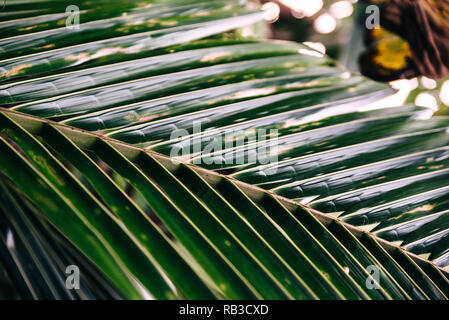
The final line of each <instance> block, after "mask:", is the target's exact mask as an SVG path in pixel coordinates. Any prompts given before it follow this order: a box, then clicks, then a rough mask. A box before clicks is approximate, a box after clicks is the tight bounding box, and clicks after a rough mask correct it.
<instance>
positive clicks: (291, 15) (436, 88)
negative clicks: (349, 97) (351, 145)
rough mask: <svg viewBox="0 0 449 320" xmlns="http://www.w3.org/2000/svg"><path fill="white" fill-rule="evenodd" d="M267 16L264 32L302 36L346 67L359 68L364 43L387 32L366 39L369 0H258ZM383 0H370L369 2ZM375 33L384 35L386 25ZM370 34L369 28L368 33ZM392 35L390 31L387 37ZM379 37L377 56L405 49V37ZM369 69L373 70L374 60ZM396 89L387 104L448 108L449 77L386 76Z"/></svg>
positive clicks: (275, 36)
mask: <svg viewBox="0 0 449 320" xmlns="http://www.w3.org/2000/svg"><path fill="white" fill-rule="evenodd" d="M261 2H262V3H263V6H264V9H265V10H266V14H265V20H267V21H268V23H269V24H268V30H267V31H266V36H267V37H268V38H271V39H281V40H293V41H298V42H305V43H306V44H307V45H309V46H311V47H313V48H314V49H316V50H318V51H320V52H323V53H326V54H327V55H329V56H330V57H332V58H334V59H336V60H338V61H340V63H342V64H343V65H345V66H346V67H347V68H348V69H350V70H351V71H354V72H360V65H359V59H360V56H361V54H362V53H363V52H364V51H366V50H368V49H369V48H368V46H376V45H377V46H379V43H380V42H382V41H383V40H384V39H385V37H383V38H381V37H379V39H370V41H371V42H372V43H370V44H369V45H368V46H367V44H366V42H367V39H366V38H367V32H366V31H367V30H366V28H365V20H366V19H367V17H368V14H367V13H366V7H367V5H370V3H367V1H358V0H261ZM375 2H383V1H371V3H375ZM374 31H375V32H373V33H374V34H381V33H382V35H383V36H384V34H385V33H387V32H385V30H384V29H381V28H379V29H375V30H374ZM370 36H372V34H371V35H370ZM391 36H392V35H391V34H389V39H390V40H391V39H392V37H391ZM393 36H394V38H393V39H392V41H383V43H382V45H384V46H385V47H386V52H385V53H384V55H383V56H382V57H381V58H382V59H384V60H390V61H387V63H388V62H390V65H391V62H392V61H393V64H394V61H395V60H394V59H396V61H397V59H399V58H401V57H402V56H406V55H407V54H408V51H409V49H408V45H407V43H406V42H405V41H404V40H402V39H400V38H399V37H398V36H395V35H393ZM371 68H372V70H371V72H373V73H376V72H379V70H376V67H375V66H372V67H371ZM390 83H391V84H392V86H393V87H394V88H395V89H397V90H398V92H397V94H395V95H394V96H393V97H390V98H388V99H386V100H385V101H384V106H385V107H392V106H399V105H403V104H406V103H414V104H416V105H418V106H424V107H430V108H432V109H434V110H435V111H436V114H449V77H446V78H444V79H441V80H433V79H429V78H426V77H423V76H421V77H416V78H412V79H401V80H395V81H391V82H390Z"/></svg>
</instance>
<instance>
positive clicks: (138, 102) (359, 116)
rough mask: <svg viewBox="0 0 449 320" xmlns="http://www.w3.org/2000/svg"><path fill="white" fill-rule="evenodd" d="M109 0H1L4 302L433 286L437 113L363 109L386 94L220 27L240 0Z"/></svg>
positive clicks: (242, 22) (441, 286)
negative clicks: (75, 11)
mask: <svg viewBox="0 0 449 320" xmlns="http://www.w3.org/2000/svg"><path fill="white" fill-rule="evenodd" d="M150 3H151V6H149V4H150ZM68 4H75V5H78V6H79V7H80V9H81V10H83V9H86V12H87V13H86V14H84V13H82V15H81V17H82V19H85V20H83V21H82V24H81V26H80V29H79V30H67V29H66V28H64V24H65V17H66V15H64V14H63V13H61V12H63V11H64V10H65V7H66V6H67V5H68ZM114 4H115V5H112V6H110V5H109V2H108V1H106V0H104V1H99V2H98V4H97V5H95V6H92V4H91V3H90V4H89V2H87V1H82V0H79V1H70V3H69V2H66V1H53V0H48V1H44V0H42V1H41V0H36V1H34V2H32V3H30V5H29V7H28V11H23V10H19V8H22V7H21V6H20V1H14V0H10V1H9V2H8V4H7V6H6V10H5V12H4V16H5V17H6V18H5V20H4V21H3V22H1V23H0V30H2V32H3V31H7V32H9V33H10V34H9V36H2V37H1V38H0V45H1V47H2V50H1V51H0V56H1V57H3V59H4V60H3V61H2V63H1V64H0V105H2V106H3V107H2V108H1V109H0V148H1V152H2V157H0V163H1V165H0V188H1V189H2V193H1V194H2V195H1V197H0V203H1V204H2V209H1V211H0V220H1V221H2V229H1V233H0V240H1V241H0V250H1V251H0V252H1V253H2V254H1V261H0V265H1V266H2V268H3V269H5V270H6V271H7V275H8V278H7V281H9V282H11V283H13V285H14V286H13V287H14V290H15V292H16V293H15V294H17V295H19V296H20V297H22V298H35V299H39V298H52V299H92V298H98V299H102V298H111V297H112V298H128V299H140V298H156V299H182V298H187V299H223V298H225V299H446V298H448V297H449V279H448V274H447V273H446V271H445V270H446V269H447V267H448V266H449V259H448V257H449V252H448V248H449V244H448V242H447V241H448V240H447V239H449V235H448V230H449V229H448V222H447V221H448V218H447V212H448V210H449V208H448V207H447V204H448V202H447V193H448V192H449V189H448V187H447V181H448V171H447V169H446V165H447V158H448V157H447V155H448V150H447V144H448V140H449V135H448V134H447V128H448V126H449V120H448V119H446V118H445V117H430V116H431V113H432V112H431V111H430V110H428V109H424V108H419V107H415V106H402V107H396V108H388V109H382V108H380V107H382V102H381V101H379V102H377V105H376V103H374V102H375V101H378V100H380V99H381V98H383V97H386V96H388V95H390V94H392V93H393V92H394V91H393V90H392V89H391V88H390V87H389V86H387V85H384V84H380V83H376V82H373V81H371V80H368V79H366V78H363V77H361V76H359V75H355V74H350V73H349V72H347V71H346V70H345V69H344V68H342V67H341V66H338V65H336V64H335V62H333V61H332V60H331V59H329V58H328V57H326V56H323V55H321V54H319V53H317V52H315V51H313V50H311V49H310V48H308V47H306V46H304V45H300V44H294V43H289V42H277V41H260V40H256V39H254V38H252V37H249V38H248V37H242V36H241V35H240V34H239V33H240V32H241V29H240V31H238V30H237V31H234V32H233V33H229V32H228V33H225V34H223V32H226V31H229V30H232V29H236V28H241V27H245V28H248V27H247V26H248V25H250V24H253V23H254V22H257V21H259V20H260V19H261V17H262V15H261V13H260V12H258V10H254V8H251V5H250V4H249V5H248V4H242V3H241V2H239V1H231V2H229V1H218V0H217V1H209V2H200V1H189V2H176V1H160V2H158V1H143V2H142V1H131V0H130V1H123V2H121V1H120V2H117V3H116V2H114ZM123 13H126V15H123ZM61 19H63V21H64V24H63V22H62V20H61ZM250 31H251V30H250ZM252 31H254V30H252ZM248 32H249V31H248V29H246V33H248ZM254 32H257V31H254ZM249 33H251V32H249ZM2 34H3V33H2ZM206 37H208V38H207V39H204V38H206ZM5 59H6V60H5ZM373 103H374V104H373ZM377 107H379V108H377ZM8 108H9V109H8ZM45 118H47V119H45ZM197 124H201V130H202V131H201V132H198V131H197V130H196V125H197ZM84 130H88V131H92V132H90V133H89V132H88V131H84ZM270 130H271V131H270ZM229 132H233V133H237V135H234V136H232V137H231V139H230V138H229V137H227V136H226V134H227V133H229ZM133 145H134V146H133ZM144 148H145V149H144ZM260 150H270V152H268V153H262V156H260V154H261V153H260ZM168 156H172V158H169V157H168ZM173 156H175V157H174V158H173ZM254 156H256V160H257V161H255V162H251V161H249V159H253V158H254ZM242 159H243V161H240V160H242ZM197 165H198V166H197ZM200 167H203V168H200ZM223 174H224V175H223ZM248 183H249V184H248ZM250 184H251V185H250ZM259 187H260V188H263V189H265V190H263V189H260V188H259ZM301 203H302V204H301ZM304 204H306V205H307V206H304ZM367 231H369V232H367ZM398 244H399V245H400V246H398ZM70 264H75V265H78V266H80V268H81V269H82V271H81V274H82V277H86V279H89V281H88V282H87V283H85V284H83V287H82V288H81V289H80V290H77V291H76V292H73V291H71V290H68V289H67V288H66V287H65V284H64V269H65V266H67V265H70ZM372 266H376V270H377V273H378V276H379V277H378V279H372V278H370V271H369V270H370V269H369V268H370V267H372ZM0 280H1V278H0ZM367 281H368V282H369V283H371V285H374V286H375V287H376V288H377V289H373V288H372V287H370V286H369V285H367V283H368V282H367ZM370 281H371V282H370Z"/></svg>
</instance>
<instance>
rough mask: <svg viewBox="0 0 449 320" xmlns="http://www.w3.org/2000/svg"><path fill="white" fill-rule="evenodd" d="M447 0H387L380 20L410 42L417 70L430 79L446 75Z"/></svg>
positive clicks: (448, 70)
mask: <svg viewBox="0 0 449 320" xmlns="http://www.w3.org/2000/svg"><path fill="white" fill-rule="evenodd" d="M448 16H449V0H438V1H435V0H390V1H387V2H386V3H385V4H383V6H382V7H381V14H380V24H381V25H382V26H383V27H384V28H386V29H388V30H390V31H392V32H394V33H396V34H398V35H399V36H401V37H402V38H404V39H405V40H407V42H408V43H409V45H410V48H411V51H412V60H413V62H414V64H415V66H414V68H416V70H415V71H416V73H417V74H418V75H424V76H426V77H428V78H432V79H441V78H443V77H445V76H447V75H449V20H448V19H447V17H448Z"/></svg>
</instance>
